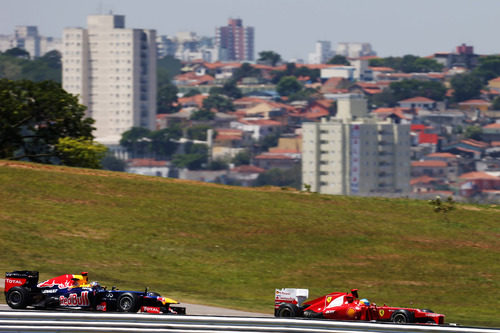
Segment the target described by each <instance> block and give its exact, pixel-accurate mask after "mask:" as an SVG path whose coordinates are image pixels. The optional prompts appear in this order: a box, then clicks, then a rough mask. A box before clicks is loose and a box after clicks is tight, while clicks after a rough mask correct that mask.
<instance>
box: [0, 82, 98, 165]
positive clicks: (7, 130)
mask: <svg viewBox="0 0 500 333" xmlns="http://www.w3.org/2000/svg"><path fill="white" fill-rule="evenodd" d="M93 123H94V120H93V119H91V118H86V117H85V106H83V105H80V104H78V99H77V97H76V96H73V95H71V94H68V93H67V92H66V91H64V90H63V89H62V88H61V86H60V85H59V84H58V83H56V82H53V81H43V82H38V83H35V82H32V81H27V80H23V81H12V80H8V79H0V158H4V159H14V160H27V161H32V162H39V163H60V160H59V155H58V151H57V147H56V145H57V144H58V143H60V141H59V140H60V139H61V138H66V137H68V138H73V139H80V138H84V139H86V140H90V141H91V140H92V139H93V136H92V131H93V130H94V128H93V127H92V124H93Z"/></svg>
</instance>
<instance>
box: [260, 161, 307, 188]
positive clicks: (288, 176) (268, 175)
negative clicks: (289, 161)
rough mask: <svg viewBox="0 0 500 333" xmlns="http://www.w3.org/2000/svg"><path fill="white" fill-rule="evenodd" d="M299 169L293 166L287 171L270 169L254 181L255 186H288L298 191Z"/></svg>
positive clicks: (299, 184)
mask: <svg viewBox="0 0 500 333" xmlns="http://www.w3.org/2000/svg"><path fill="white" fill-rule="evenodd" d="M301 177H302V175H301V168H300V166H295V167H293V168H291V169H288V170H281V169H271V170H269V171H266V172H264V173H261V174H260V175H259V177H257V180H256V186H265V185H273V186H289V187H293V188H296V189H300V186H301V179H302V178H301Z"/></svg>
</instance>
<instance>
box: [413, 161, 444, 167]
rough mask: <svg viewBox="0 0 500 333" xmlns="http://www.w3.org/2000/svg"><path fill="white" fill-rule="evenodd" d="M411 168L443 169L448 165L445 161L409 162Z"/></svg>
mask: <svg viewBox="0 0 500 333" xmlns="http://www.w3.org/2000/svg"><path fill="white" fill-rule="evenodd" d="M411 166H412V167H427V168H445V167H447V166H448V163H446V162H445V161H432V160H429V161H413V162H411Z"/></svg>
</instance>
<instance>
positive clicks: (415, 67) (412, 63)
mask: <svg viewBox="0 0 500 333" xmlns="http://www.w3.org/2000/svg"><path fill="white" fill-rule="evenodd" d="M369 64H370V66H374V67H391V68H393V69H395V70H397V71H400V72H404V73H425V72H440V71H442V69H443V65H441V64H440V63H438V62H437V61H436V60H434V59H428V58H420V57H417V56H414V55H411V54H407V55H405V56H403V57H387V58H375V59H370V62H369Z"/></svg>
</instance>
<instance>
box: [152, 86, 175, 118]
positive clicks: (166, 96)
mask: <svg viewBox="0 0 500 333" xmlns="http://www.w3.org/2000/svg"><path fill="white" fill-rule="evenodd" d="M178 92H179V90H178V89H177V87H176V86H175V85H173V84H171V83H166V84H164V85H162V86H160V87H159V88H158V94H157V98H156V101H157V112H158V113H175V112H177V111H178V110H179V107H178V106H177V105H176V103H177V93H178Z"/></svg>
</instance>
